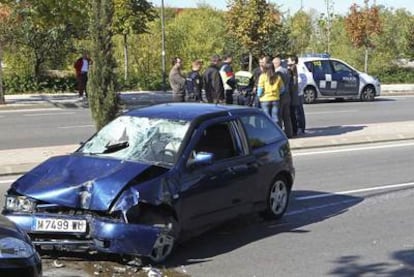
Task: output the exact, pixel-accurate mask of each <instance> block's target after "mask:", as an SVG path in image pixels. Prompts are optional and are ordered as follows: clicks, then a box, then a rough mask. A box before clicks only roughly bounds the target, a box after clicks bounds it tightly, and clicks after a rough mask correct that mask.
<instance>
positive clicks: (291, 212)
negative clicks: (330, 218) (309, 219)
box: [286, 199, 359, 216]
mask: <svg viewBox="0 0 414 277" xmlns="http://www.w3.org/2000/svg"><path fill="white" fill-rule="evenodd" d="M357 201H359V199H347V200H342V201H338V202H333V203H329V204H324V205H319V206H312V207H308V208H304V209H300V210H294V211H290V212H287V213H286V216H292V215H297V214H303V213H307V212H310V211H314V210H320V209H326V208H329V207H334V206H338V205H344V204H347V203H352V202H357Z"/></svg>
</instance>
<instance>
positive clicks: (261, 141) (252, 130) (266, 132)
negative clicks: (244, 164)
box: [241, 114, 283, 149]
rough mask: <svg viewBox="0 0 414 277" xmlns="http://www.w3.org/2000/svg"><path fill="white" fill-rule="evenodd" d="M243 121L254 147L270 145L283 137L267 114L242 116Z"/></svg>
mask: <svg viewBox="0 0 414 277" xmlns="http://www.w3.org/2000/svg"><path fill="white" fill-rule="evenodd" d="M241 121H242V123H243V127H244V129H245V130H246V133H247V139H248V141H249V144H250V147H251V148H252V149H256V148H259V147H262V146H265V145H269V144H271V143H274V142H276V141H277V140H279V139H280V138H282V137H283V135H282V133H281V132H280V130H279V129H278V128H277V127H276V125H275V124H274V123H273V122H272V121H271V119H270V118H269V117H268V116H266V115H260V114H255V115H248V116H242V117H241Z"/></svg>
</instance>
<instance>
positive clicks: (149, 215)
mask: <svg viewBox="0 0 414 277" xmlns="http://www.w3.org/2000/svg"><path fill="white" fill-rule="evenodd" d="M142 217H143V218H142V219H141V223H143V222H145V224H148V225H152V226H157V227H159V228H160V229H161V231H160V234H159V236H158V238H157V239H156V240H155V243H154V245H153V247H152V251H151V253H150V254H149V255H148V256H146V257H144V259H143V260H144V262H145V263H155V264H158V263H162V262H164V261H165V260H166V259H167V258H168V257H169V256H170V254H171V253H172V252H173V249H174V247H175V245H176V243H177V240H178V236H179V229H180V228H179V224H178V222H177V220H176V219H175V218H174V217H173V216H170V215H165V214H161V213H155V212H146V213H145V214H144V215H143V216H142Z"/></svg>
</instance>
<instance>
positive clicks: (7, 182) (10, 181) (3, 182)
mask: <svg viewBox="0 0 414 277" xmlns="http://www.w3.org/2000/svg"><path fill="white" fill-rule="evenodd" d="M14 181H16V179H15V180H0V184H11V183H13V182H14Z"/></svg>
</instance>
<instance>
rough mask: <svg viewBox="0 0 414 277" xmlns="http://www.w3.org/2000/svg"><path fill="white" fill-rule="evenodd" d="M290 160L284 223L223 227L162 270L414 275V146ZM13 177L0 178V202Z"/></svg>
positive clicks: (187, 246) (249, 221) (304, 153)
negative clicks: (292, 167) (290, 180)
mask: <svg viewBox="0 0 414 277" xmlns="http://www.w3.org/2000/svg"><path fill="white" fill-rule="evenodd" d="M293 154H294V163H295V167H296V172H297V177H296V182H295V186H294V191H293V195H292V202H291V205H290V207H289V210H288V212H287V215H286V217H285V218H283V219H282V220H281V221H279V222H269V221H262V220H261V219H260V218H259V217H257V216H251V217H248V218H245V219H240V220H235V221H233V222H229V223H228V224H225V226H222V227H219V228H217V229H215V230H212V231H210V232H208V233H207V234H204V235H202V236H200V237H198V238H194V239H192V240H191V241H188V242H186V243H184V244H183V245H181V246H179V247H178V248H177V249H176V253H175V255H174V256H173V257H172V259H171V260H170V261H169V263H168V264H167V265H166V266H167V267H170V268H175V269H176V270H178V271H179V270H182V269H185V270H186V272H187V273H188V274H189V275H191V276H328V275H329V276H346V277H348V276H349V277H350V276H414V237H413V233H412V230H413V229H414V213H413V205H412V203H413V200H412V199H413V197H414V176H413V174H412V165H413V164H414V141H405V142H394V143H387V144H369V145H363V146H352V147H351V146H348V147H336V148H321V149H312V150H301V151H294V152H293ZM15 177H17V176H8V177H2V178H1V179H0V195H3V194H4V192H5V190H6V188H7V187H8V185H9V183H10V181H12V180H13V179H15ZM0 204H1V205H2V203H0ZM65 265H66V267H65V268H63V269H62V273H61V274H60V276H68V275H65V273H64V272H68V270H69V269H70V268H71V267H72V266H73V264H71V263H70V262H65ZM45 273H46V274H45V275H47V274H48V272H47V271H46V272H45ZM50 276H51V275H50Z"/></svg>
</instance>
